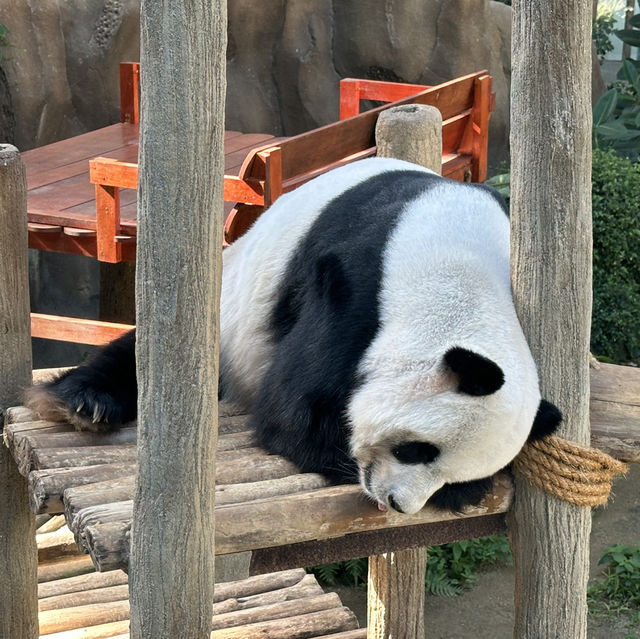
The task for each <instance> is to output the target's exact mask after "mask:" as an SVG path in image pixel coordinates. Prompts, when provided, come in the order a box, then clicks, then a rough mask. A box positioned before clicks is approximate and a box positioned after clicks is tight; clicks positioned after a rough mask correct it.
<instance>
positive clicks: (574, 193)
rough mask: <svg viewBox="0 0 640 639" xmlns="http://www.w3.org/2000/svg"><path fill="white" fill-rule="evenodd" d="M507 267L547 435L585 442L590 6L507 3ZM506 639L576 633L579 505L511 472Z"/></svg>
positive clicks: (582, 524) (582, 589) (580, 613)
mask: <svg viewBox="0 0 640 639" xmlns="http://www.w3.org/2000/svg"><path fill="white" fill-rule="evenodd" d="M511 59H512V67H513V74H512V82H511V275H512V288H513V294H514V299H515V304H516V310H517V313H518V317H519V319H520V322H521V324H522V328H523V330H524V333H525V336H526V338H527V341H528V343H529V346H530V348H531V351H532V354H533V357H534V359H535V360H536V363H537V366H538V373H539V377H540V387H541V392H542V396H543V397H544V398H545V399H548V400H549V401H551V402H553V403H554V404H556V405H557V406H558V407H559V408H560V410H561V411H562V412H563V415H564V419H563V423H562V425H561V428H560V430H559V432H558V434H559V435H560V436H561V437H564V438H566V439H568V440H570V441H573V442H575V443H577V444H581V445H587V446H588V445H589V361H588V357H589V330H590V325H591V269H592V267H591V235H592V233H591V126H592V114H591V95H590V93H591V4H590V3H587V2H573V1H569V0H537V1H536V2H529V1H528V0H514V2H513V25H512V56H511ZM515 489H516V498H515V499H514V506H513V508H512V510H511V513H510V515H509V522H510V534H511V542H512V551H513V556H514V565H515V575H516V579H515V583H516V593H515V602H516V612H515V626H514V637H518V638H519V639H534V638H535V639H538V638H539V637H571V638H572V639H582V638H584V637H586V635H587V603H586V602H587V597H586V587H587V579H588V576H589V532H590V528H591V509H590V508H586V507H582V508H581V507H577V506H573V505H571V504H569V503H566V502H561V501H559V500H557V499H556V498H555V497H552V496H550V495H548V494H547V493H544V492H543V491H542V490H540V489H539V488H537V487H535V486H532V485H530V484H529V483H528V482H527V481H526V480H525V479H524V478H523V477H522V476H520V475H516V479H515Z"/></svg>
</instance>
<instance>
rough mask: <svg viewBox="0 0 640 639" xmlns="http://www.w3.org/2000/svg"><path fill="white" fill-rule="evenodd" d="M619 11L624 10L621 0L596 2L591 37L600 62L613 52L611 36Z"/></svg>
mask: <svg viewBox="0 0 640 639" xmlns="http://www.w3.org/2000/svg"><path fill="white" fill-rule="evenodd" d="M621 9H624V3H623V2H621V0H608V1H604V0H600V2H598V12H597V15H596V18H595V20H594V21H593V26H592V33H591V36H592V38H593V41H594V43H595V45H596V52H597V54H598V58H599V59H600V62H602V60H603V59H604V56H605V55H606V54H607V53H609V51H613V44H612V42H611V35H612V33H613V27H614V24H615V14H616V13H617V12H618V11H620V10H621Z"/></svg>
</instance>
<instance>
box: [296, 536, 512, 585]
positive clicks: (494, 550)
mask: <svg viewBox="0 0 640 639" xmlns="http://www.w3.org/2000/svg"><path fill="white" fill-rule="evenodd" d="M510 559H511V551H510V549H509V542H508V541H507V538H506V537H505V536H503V535H498V536H493V537H484V538H482V539H471V540H469V541H458V542H454V543H452V544H444V545H443V546H433V547H431V548H429V549H428V552H427V572H426V576H425V587H426V589H427V591H428V592H430V593H432V594H434V595H438V596H440V597H451V596H453V595H458V594H460V593H461V592H462V591H463V590H464V589H465V588H468V587H469V586H470V585H471V584H472V583H473V582H474V581H475V579H476V576H477V571H478V569H479V568H481V567H482V566H485V565H489V564H495V563H497V562H503V561H509V560H510ZM308 570H309V571H310V572H313V574H315V575H316V577H317V578H318V581H319V582H320V583H321V584H323V585H327V586H335V585H338V584H340V585H345V586H362V585H365V584H366V583H367V559H366V558H363V559H352V560H350V561H343V562H334V563H331V564H324V565H322V566H315V567H314V568H310V569H308Z"/></svg>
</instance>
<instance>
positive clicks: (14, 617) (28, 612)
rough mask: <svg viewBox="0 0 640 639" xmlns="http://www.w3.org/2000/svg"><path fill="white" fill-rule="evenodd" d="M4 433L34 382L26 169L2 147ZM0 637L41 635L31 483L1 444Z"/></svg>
mask: <svg viewBox="0 0 640 639" xmlns="http://www.w3.org/2000/svg"><path fill="white" fill-rule="evenodd" d="M0 229H2V231H1V232H0V256H2V259H0V317H1V318H2V320H1V324H2V327H1V329H0V429H1V425H2V424H4V412H5V410H6V409H7V408H9V407H10V406H14V405H15V404H17V403H18V401H19V400H20V395H21V394H22V389H24V388H26V387H27V386H28V385H29V383H30V381H31V368H32V366H31V332H30V320H29V274H28V264H27V246H28V240H27V196H26V178H25V168H24V164H23V163H22V160H21V159H20V153H19V152H18V149H16V148H15V147H14V146H11V145H9V144H0ZM0 566H2V568H1V569H0V593H2V596H0V637H7V638H8V637H11V638H13V637H20V639H23V638H24V639H35V637H37V636H38V608H37V599H36V569H37V566H36V546H35V518H34V517H33V514H32V513H30V512H29V496H28V492H27V483H26V481H25V480H24V479H23V478H22V477H20V474H19V473H18V471H17V469H16V466H15V463H14V461H13V459H12V458H11V454H10V452H9V451H8V450H7V449H6V448H5V446H3V445H2V442H0Z"/></svg>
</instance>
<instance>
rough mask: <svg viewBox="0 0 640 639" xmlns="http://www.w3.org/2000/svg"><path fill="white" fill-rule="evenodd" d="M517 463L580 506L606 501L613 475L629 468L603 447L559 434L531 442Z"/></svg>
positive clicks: (551, 490) (545, 486) (538, 481)
mask: <svg viewBox="0 0 640 639" xmlns="http://www.w3.org/2000/svg"><path fill="white" fill-rule="evenodd" d="M513 465H514V468H515V469H516V470H517V471H518V472H519V473H521V474H522V475H524V476H525V477H526V478H527V479H528V480H529V481H530V482H531V483H532V484H535V485H536V486H538V488H542V490H544V491H546V492H548V493H550V494H551V495H553V496H554V497H557V498H558V499H562V500H564V501H568V502H569V503H571V504H575V505H576V506H600V505H601V504H605V503H606V502H607V499H608V498H609V493H610V492H611V483H612V481H613V478H614V477H615V476H616V475H621V474H624V473H626V472H627V470H628V469H629V467H628V466H627V464H625V463H623V462H620V461H618V460H617V459H614V458H613V457H611V456H610V455H607V453H603V452H602V451H601V450H597V449H595V448H585V447H584V446H579V445H578V444H575V443H573V442H570V441H567V440H566V439H562V438H560V437H558V436H557V435H548V436H547V437H545V438H544V439H541V440H539V441H535V442H531V443H530V444H527V445H526V446H525V447H524V448H523V449H522V450H521V451H520V454H519V455H518V456H517V457H516V458H515V460H514V463H513Z"/></svg>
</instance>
